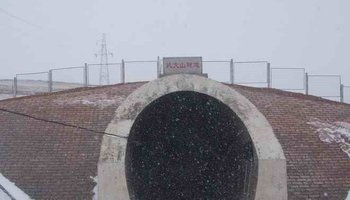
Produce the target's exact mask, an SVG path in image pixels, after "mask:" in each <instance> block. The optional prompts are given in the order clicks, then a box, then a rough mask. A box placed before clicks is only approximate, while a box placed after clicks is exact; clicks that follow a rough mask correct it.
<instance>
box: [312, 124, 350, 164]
mask: <svg viewBox="0 0 350 200" xmlns="http://www.w3.org/2000/svg"><path fill="white" fill-rule="evenodd" d="M307 124H309V125H312V126H314V127H316V128H317V130H316V132H317V133H318V137H319V138H320V140H321V141H323V142H326V143H330V144H332V143H336V144H338V145H339V147H340V149H341V150H342V151H343V152H345V153H346V154H347V155H348V156H349V158H350V123H347V122H339V121H338V122H333V123H329V122H323V121H321V120H319V119H312V121H310V122H308V123H307Z"/></svg>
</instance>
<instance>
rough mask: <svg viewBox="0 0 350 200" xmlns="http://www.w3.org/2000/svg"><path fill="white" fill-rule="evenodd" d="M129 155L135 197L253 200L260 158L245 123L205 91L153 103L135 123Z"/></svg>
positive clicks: (129, 183)
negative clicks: (204, 92) (258, 159)
mask: <svg viewBox="0 0 350 200" xmlns="http://www.w3.org/2000/svg"><path fill="white" fill-rule="evenodd" d="M125 159H126V160H125V161H126V178H127V186H128V191H129V196H130V198H131V199H137V200H139V199H145V200H146V199H152V200H154V199H254V193H255V188H256V182H257V178H256V177H257V165H258V163H257V158H256V154H255V150H254V146H253V143H252V141H251V138H250V136H249V133H248V131H247V128H246V127H245V126H244V124H243V122H242V121H241V120H240V119H239V117H238V116H237V115H236V114H235V113H234V112H233V111H232V110H231V109H230V108H229V107H228V106H226V105H225V104H224V103H222V102H220V101H219V100H217V99H215V98H213V97H211V96H208V95H205V94H202V93H197V92H190V91H182V92H174V93H170V94H167V95H165V96H162V97H160V98H158V99H156V100H155V101H153V102H152V103H150V104H149V105H148V106H147V107H146V108H145V109H144V110H143V111H142V112H141V113H140V114H139V115H138V117H137V118H136V120H135V122H134V124H133V126H132V128H131V131H130V135H129V138H128V143H127V150H126V158H125Z"/></svg>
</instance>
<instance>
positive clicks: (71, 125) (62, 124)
mask: <svg viewBox="0 0 350 200" xmlns="http://www.w3.org/2000/svg"><path fill="white" fill-rule="evenodd" d="M0 111H3V112H7V113H11V114H14V115H19V116H22V117H28V118H30V119H34V120H37V121H42V122H46V123H52V124H58V125H61V126H67V127H71V128H76V129H80V130H84V131H89V132H93V133H97V134H100V135H106V136H112V137H118V138H123V139H127V138H128V137H125V136H121V135H116V134H112V133H106V132H103V131H97V130H93V129H88V128H85V127H81V126H77V125H73V124H67V123H63V122H58V121H53V120H48V119H42V118H38V117H34V116H32V115H28V114H24V113H20V112H16V111H12V110H7V109H4V108H0Z"/></svg>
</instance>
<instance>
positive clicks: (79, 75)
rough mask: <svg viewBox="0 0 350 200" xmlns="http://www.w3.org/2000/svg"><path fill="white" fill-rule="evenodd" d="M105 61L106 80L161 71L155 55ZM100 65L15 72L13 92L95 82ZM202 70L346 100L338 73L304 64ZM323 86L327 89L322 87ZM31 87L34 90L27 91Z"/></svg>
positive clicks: (235, 64) (209, 65)
mask: <svg viewBox="0 0 350 200" xmlns="http://www.w3.org/2000/svg"><path fill="white" fill-rule="evenodd" d="M107 65H108V67H109V71H110V77H111V81H110V83H109V84H117V83H126V82H135V81H150V80H153V79H156V78H158V77H160V76H161V75H162V73H163V72H162V65H163V62H162V59H160V58H159V57H158V58H157V59H155V60H141V61H137V60H131V61H126V60H121V62H119V63H108V64H107ZM100 66H101V64H94V63H91V64H89V63H85V64H84V65H82V66H75V67H63V68H53V69H50V70H48V71H47V72H35V73H21V74H16V76H15V77H14V79H13V96H17V95H18V94H22V95H28V94H37V93H44V92H54V91H59V90H65V89H70V88H76V87H89V86H97V85H99V83H98V82H99V81H98V77H99V68H100ZM60 73H61V76H59V75H60ZM203 73H207V74H208V77H209V78H212V79H215V80H217V81H221V82H226V83H231V84H239V85H248V86H254V87H267V88H276V89H281V90H286V91H295V92H302V93H304V94H312V95H316V96H320V97H323V98H330V99H333V100H334V98H336V100H339V101H340V102H348V103H350V86H345V85H343V84H342V81H341V76H339V75H317V74H313V75H309V74H308V73H307V72H306V70H305V68H280V67H271V64H270V63H269V62H268V61H234V59H228V60H204V61H203ZM62 74H63V75H62ZM33 76H40V78H39V79H38V78H34V77H33ZM317 79H319V80H321V82H320V83H319V84H317V82H316V83H315V82H313V81H314V80H317ZM29 80H39V82H36V83H35V86H36V87H34V89H33V87H26V84H28V81H29ZM327 81H330V82H329V83H327ZM22 84H24V86H22ZM293 84H294V85H293ZM320 85H323V86H322V87H323V88H320V87H319V86H320ZM315 88H316V89H315ZM327 88H328V91H325V90H324V89H327ZM31 89H32V90H34V91H30V90H31ZM320 90H322V91H320ZM325 92H326V93H325Z"/></svg>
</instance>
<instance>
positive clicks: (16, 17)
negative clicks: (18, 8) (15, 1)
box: [0, 8, 42, 29]
mask: <svg viewBox="0 0 350 200" xmlns="http://www.w3.org/2000/svg"><path fill="white" fill-rule="evenodd" d="M0 12H2V13H4V14H6V15H7V16H9V17H11V18H13V19H16V20H18V21H21V22H22V23H25V24H27V25H30V26H32V27H35V28H39V29H42V27H41V26H38V25H36V24H33V23H31V22H29V21H27V20H25V19H23V18H21V17H18V16H16V15H14V14H12V13H10V12H8V11H6V10H4V9H2V8H0Z"/></svg>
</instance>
